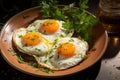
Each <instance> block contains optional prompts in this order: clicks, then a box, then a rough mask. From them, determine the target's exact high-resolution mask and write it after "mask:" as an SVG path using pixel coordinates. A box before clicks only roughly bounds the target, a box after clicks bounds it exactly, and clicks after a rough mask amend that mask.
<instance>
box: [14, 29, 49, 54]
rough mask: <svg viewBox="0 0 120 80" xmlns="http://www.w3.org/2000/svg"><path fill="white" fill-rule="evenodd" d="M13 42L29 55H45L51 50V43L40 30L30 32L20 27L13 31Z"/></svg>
mask: <svg viewBox="0 0 120 80" xmlns="http://www.w3.org/2000/svg"><path fill="white" fill-rule="evenodd" d="M13 43H14V44H15V46H16V48H17V49H18V50H19V51H21V52H23V53H26V54H28V55H44V54H46V53H47V52H48V51H49V44H48V41H47V40H46V39H44V38H43V37H42V35H41V34H40V33H39V32H34V31H33V32H29V31H27V30H26V28H20V29H17V30H15V31H14V33H13Z"/></svg>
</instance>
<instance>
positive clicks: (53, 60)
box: [34, 37, 88, 70]
mask: <svg viewBox="0 0 120 80" xmlns="http://www.w3.org/2000/svg"><path fill="white" fill-rule="evenodd" d="M87 51H88V44H87V42H86V41H84V40H80V39H78V38H70V37H66V38H62V39H59V40H58V42H57V43H56V44H55V45H54V47H53V48H52V49H51V51H50V52H49V53H48V54H47V55H46V56H35V55H34V57H35V59H36V61H37V62H38V64H39V65H41V66H43V67H46V68H49V69H52V70H63V69H68V68H70V67H73V66H75V65H77V64H78V63H80V62H81V61H82V60H83V59H84V58H85V57H86V55H87V54H86V53H87Z"/></svg>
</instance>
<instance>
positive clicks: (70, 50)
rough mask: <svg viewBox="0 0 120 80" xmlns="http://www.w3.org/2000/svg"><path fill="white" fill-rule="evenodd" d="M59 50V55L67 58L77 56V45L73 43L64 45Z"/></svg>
mask: <svg viewBox="0 0 120 80" xmlns="http://www.w3.org/2000/svg"><path fill="white" fill-rule="evenodd" d="M57 50H58V54H60V55H61V56H63V57H65V58H69V57H72V56H74V55H75V45H73V44H72V43H64V44H62V45H61V46H60V47H59V48H58V49H57Z"/></svg>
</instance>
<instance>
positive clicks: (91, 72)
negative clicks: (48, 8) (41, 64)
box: [0, 0, 120, 80]
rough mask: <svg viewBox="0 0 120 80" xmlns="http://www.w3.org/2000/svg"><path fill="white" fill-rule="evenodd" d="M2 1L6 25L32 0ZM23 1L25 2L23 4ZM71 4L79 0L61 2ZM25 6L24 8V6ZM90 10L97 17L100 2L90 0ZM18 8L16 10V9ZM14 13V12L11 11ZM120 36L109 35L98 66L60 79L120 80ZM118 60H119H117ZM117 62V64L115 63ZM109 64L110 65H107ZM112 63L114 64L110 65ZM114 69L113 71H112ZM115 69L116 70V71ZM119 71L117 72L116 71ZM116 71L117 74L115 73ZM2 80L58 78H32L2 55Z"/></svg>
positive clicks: (0, 2)
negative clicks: (13, 66)
mask: <svg viewBox="0 0 120 80" xmlns="http://www.w3.org/2000/svg"><path fill="white" fill-rule="evenodd" d="M13 1H14V2H12V3H11V2H10V0H0V10H1V13H0V22H3V23H5V22H6V21H7V20H8V19H9V18H10V17H12V16H13V15H15V14H17V13H18V12H20V11H22V10H24V9H27V8H29V7H30V5H31V3H30V2H29V1H30V0H26V2H25V1H24V0H13ZM22 1H23V2H22ZM71 2H78V0H60V4H69V3H71ZM22 5H23V6H22ZM88 5H89V9H88V11H90V12H91V13H93V14H95V15H96V11H97V7H98V0H90V1H89V3H88ZM15 6H16V8H15ZM12 8H15V9H16V10H13V11H16V12H14V13H11V14H10V13H9V12H10V10H11V9H12ZM11 11H12V10H11ZM119 51H120V35H119V34H117V36H116V34H115V35H109V43H108V47H107V49H106V51H105V54H104V56H103V57H102V59H100V60H99V61H98V62H97V63H96V64H94V65H93V66H91V67H90V68H88V69H86V70H85V71H82V72H80V73H76V74H74V75H71V76H67V77H62V78H59V79H63V80H119V79H120V77H119V76H120V65H119V64H118V63H120V62H118V61H120V59H119V58H120V57H119V56H120V55H119V54H120V53H119ZM116 58H117V59H116ZM114 61H115V62H114ZM107 62H108V63H107ZM110 62H112V63H110ZM112 69H113V70H112ZM114 69H115V70H114ZM105 70H107V71H105ZM116 70H117V71H116ZM115 71H116V72H115ZM106 72H107V73H106ZM0 80H56V78H54V79H53V78H50V79H48V78H42V77H36V76H31V75H28V74H25V73H22V72H20V71H18V70H16V69H14V68H12V67H11V66H10V65H9V64H8V63H7V62H6V61H5V60H4V59H3V57H2V56H1V55H0Z"/></svg>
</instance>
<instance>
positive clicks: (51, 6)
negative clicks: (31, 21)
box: [40, 0, 98, 43]
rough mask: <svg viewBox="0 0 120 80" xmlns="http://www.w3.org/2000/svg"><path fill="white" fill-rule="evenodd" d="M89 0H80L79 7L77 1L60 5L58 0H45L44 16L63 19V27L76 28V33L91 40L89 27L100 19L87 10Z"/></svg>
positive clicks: (41, 11)
mask: <svg viewBox="0 0 120 80" xmlns="http://www.w3.org/2000/svg"><path fill="white" fill-rule="evenodd" d="M88 1H89V0H80V2H79V7H77V8H76V7H75V3H71V4H69V5H65V6H63V7H60V6H58V1H56V0H49V1H48V0H43V1H41V3H40V6H41V10H40V13H41V14H42V18H44V19H45V18H47V19H48V18H49V19H57V20H63V21H64V22H65V23H64V24H63V27H64V28H66V29H67V30H68V31H67V32H69V31H70V30H74V35H76V36H81V37H82V38H83V39H84V40H86V41H88V43H89V42H90V35H91V33H90V32H89V28H91V27H93V26H94V25H95V24H97V22H98V19H97V18H95V17H93V16H92V15H90V14H88V13H87V12H86V9H87V8H88V6H87V3H88Z"/></svg>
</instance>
